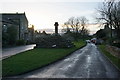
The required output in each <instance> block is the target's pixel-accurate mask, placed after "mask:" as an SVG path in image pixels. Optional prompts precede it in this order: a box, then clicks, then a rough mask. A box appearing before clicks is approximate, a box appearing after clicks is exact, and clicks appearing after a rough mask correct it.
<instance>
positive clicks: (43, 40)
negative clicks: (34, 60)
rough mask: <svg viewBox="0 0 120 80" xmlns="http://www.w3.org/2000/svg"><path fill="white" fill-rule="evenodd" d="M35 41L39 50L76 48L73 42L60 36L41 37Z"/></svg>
mask: <svg viewBox="0 0 120 80" xmlns="http://www.w3.org/2000/svg"><path fill="white" fill-rule="evenodd" d="M35 41H36V47H38V48H69V47H73V46H74V45H73V43H72V42H71V41H69V40H66V39H65V38H63V37H61V36H60V35H49V36H48V35H47V36H43V37H39V38H37V39H36V40H35Z"/></svg>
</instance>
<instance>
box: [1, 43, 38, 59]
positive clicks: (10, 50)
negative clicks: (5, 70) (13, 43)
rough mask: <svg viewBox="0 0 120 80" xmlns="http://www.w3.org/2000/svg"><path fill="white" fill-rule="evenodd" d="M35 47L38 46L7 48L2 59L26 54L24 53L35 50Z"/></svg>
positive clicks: (3, 51)
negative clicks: (21, 53) (22, 53)
mask: <svg viewBox="0 0 120 80" xmlns="http://www.w3.org/2000/svg"><path fill="white" fill-rule="evenodd" d="M34 46H36V45H35V44H32V45H24V46H18V47H12V48H5V49H3V50H2V59H5V58H7V57H10V56H12V55H15V54H18V53H20V52H24V51H27V50H30V49H33V48H34Z"/></svg>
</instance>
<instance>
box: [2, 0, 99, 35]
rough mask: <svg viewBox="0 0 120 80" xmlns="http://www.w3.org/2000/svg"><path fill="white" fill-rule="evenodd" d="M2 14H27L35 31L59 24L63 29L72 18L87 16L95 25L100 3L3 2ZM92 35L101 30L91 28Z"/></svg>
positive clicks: (94, 27) (51, 27) (52, 27)
mask: <svg viewBox="0 0 120 80" xmlns="http://www.w3.org/2000/svg"><path fill="white" fill-rule="evenodd" d="M3 3H5V4H4V6H3V5H2V10H1V12H2V13H16V12H18V13H24V12H25V13H26V16H27V19H28V21H29V24H32V25H34V26H35V29H54V23H55V22H58V23H59V29H61V28H62V27H61V26H62V25H63V24H64V22H66V21H67V20H68V19H69V18H70V17H81V16H85V17H86V18H87V19H88V20H89V23H95V19H94V17H95V14H96V8H97V7H98V4H100V2H37V1H36V2H27V3H26V2H3ZM88 29H89V30H90V31H91V34H93V33H95V32H96V31H97V30H99V28H98V27H97V26H89V27H88Z"/></svg>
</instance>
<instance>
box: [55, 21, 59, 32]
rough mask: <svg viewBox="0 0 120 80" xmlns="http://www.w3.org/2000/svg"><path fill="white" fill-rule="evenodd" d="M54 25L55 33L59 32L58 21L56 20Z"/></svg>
mask: <svg viewBox="0 0 120 80" xmlns="http://www.w3.org/2000/svg"><path fill="white" fill-rule="evenodd" d="M54 26H55V34H58V26H59V24H58V22H55V24H54Z"/></svg>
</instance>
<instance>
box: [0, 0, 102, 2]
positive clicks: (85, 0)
mask: <svg viewBox="0 0 120 80" xmlns="http://www.w3.org/2000/svg"><path fill="white" fill-rule="evenodd" d="M103 1H104V0H1V2H103Z"/></svg>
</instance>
